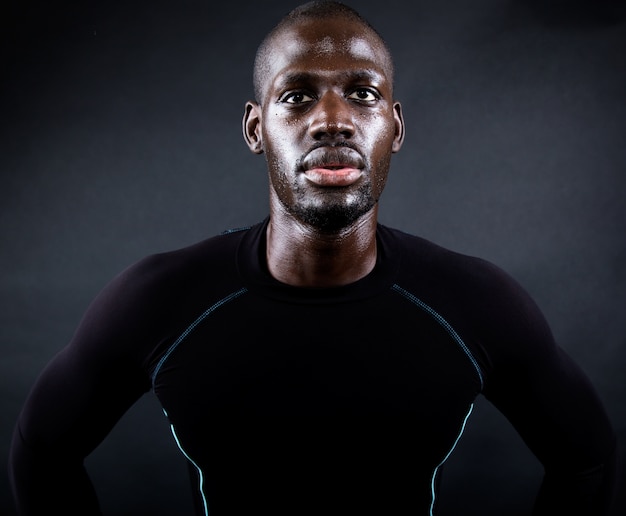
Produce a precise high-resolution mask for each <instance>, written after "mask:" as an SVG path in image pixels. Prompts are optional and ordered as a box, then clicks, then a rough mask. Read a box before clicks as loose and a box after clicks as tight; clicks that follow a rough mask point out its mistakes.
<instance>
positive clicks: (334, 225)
mask: <svg viewBox="0 0 626 516" xmlns="http://www.w3.org/2000/svg"><path fill="white" fill-rule="evenodd" d="M372 207H373V204H372V205H370V204H368V205H358V206H325V207H322V208H320V207H316V208H303V209H299V210H298V209H297V210H295V211H294V212H292V213H293V215H294V216H295V217H296V218H297V219H298V220H300V221H301V222H302V223H304V224H306V225H307V226H311V227H313V228H315V229H316V230H317V231H320V232H323V233H338V232H340V231H342V230H344V229H346V228H349V227H350V226H352V225H353V224H354V223H356V222H357V221H358V220H359V219H360V218H361V217H362V216H363V215H365V214H366V213H367V212H368V211H370V210H371V209H372Z"/></svg>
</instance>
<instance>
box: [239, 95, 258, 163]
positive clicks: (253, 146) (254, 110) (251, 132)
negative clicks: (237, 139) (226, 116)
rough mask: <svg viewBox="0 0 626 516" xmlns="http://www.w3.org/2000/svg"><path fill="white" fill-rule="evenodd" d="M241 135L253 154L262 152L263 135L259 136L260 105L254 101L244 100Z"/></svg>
mask: <svg viewBox="0 0 626 516" xmlns="http://www.w3.org/2000/svg"><path fill="white" fill-rule="evenodd" d="M241 125H242V130H243V137H244V140H246V143H247V144H248V148H249V149H250V150H251V151H252V152H254V153H255V154H262V153H263V137H262V136H261V106H259V104H257V103H256V102H252V101H249V102H246V108H245V111H244V114H243V120H242V124H241Z"/></svg>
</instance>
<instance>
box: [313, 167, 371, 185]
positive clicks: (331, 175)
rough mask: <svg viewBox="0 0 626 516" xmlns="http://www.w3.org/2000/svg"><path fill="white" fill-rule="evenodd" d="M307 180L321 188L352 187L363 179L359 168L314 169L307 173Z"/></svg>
mask: <svg viewBox="0 0 626 516" xmlns="http://www.w3.org/2000/svg"><path fill="white" fill-rule="evenodd" d="M304 175H305V176H306V178H307V179H308V180H309V181H311V183H314V184H316V185H319V186H350V185H351V184H354V183H356V182H357V181H358V179H359V178H360V177H361V171H360V170H359V169H358V168H339V169H336V170H335V169H330V168H312V169H310V170H307V171H305V173H304Z"/></svg>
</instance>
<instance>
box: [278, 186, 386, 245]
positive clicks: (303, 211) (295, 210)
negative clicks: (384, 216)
mask: <svg viewBox="0 0 626 516" xmlns="http://www.w3.org/2000/svg"><path fill="white" fill-rule="evenodd" d="M298 193H299V192H296V198H300V201H302V202H295V203H293V204H292V205H290V206H285V207H286V208H287V210H288V211H289V212H290V213H291V214H292V215H293V216H294V217H295V218H296V219H298V220H299V221H300V222H302V223H303V224H306V225H308V226H311V227H313V228H315V229H316V230H317V231H320V232H322V233H329V234H332V233H337V232H340V231H341V230H343V229H346V228H348V227H350V226H351V225H352V224H354V223H355V222H356V221H357V220H358V219H359V218H361V217H362V216H363V215H365V214H366V213H367V212H369V211H370V210H371V209H372V208H373V207H374V206H375V204H376V203H377V201H378V199H375V198H374V197H373V196H372V191H371V187H370V184H369V183H366V184H364V185H361V186H360V187H359V188H358V189H357V190H356V191H351V192H350V193H345V192H343V191H342V189H337V191H329V192H324V193H323V194H321V195H318V196H316V197H315V198H313V199H311V198H310V197H307V199H306V202H305V201H304V199H303V197H304V196H299V195H298ZM309 195H310V193H309Z"/></svg>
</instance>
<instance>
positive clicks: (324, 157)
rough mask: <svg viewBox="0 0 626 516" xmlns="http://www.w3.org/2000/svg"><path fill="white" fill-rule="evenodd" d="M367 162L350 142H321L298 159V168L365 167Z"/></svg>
mask: <svg viewBox="0 0 626 516" xmlns="http://www.w3.org/2000/svg"><path fill="white" fill-rule="evenodd" d="M365 164H366V160H365V158H364V157H363V156H362V155H361V153H360V152H359V151H358V149H357V148H356V147H355V146H354V145H352V144H351V143H349V142H337V143H333V144H328V143H319V144H317V145H314V146H313V147H311V148H310V149H309V150H308V151H307V152H305V153H304V154H303V155H302V157H301V158H300V159H299V160H298V169H299V170H310V169H313V168H325V167H329V166H339V165H343V166H348V167H352V168H359V169H360V168H364V167H365Z"/></svg>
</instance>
